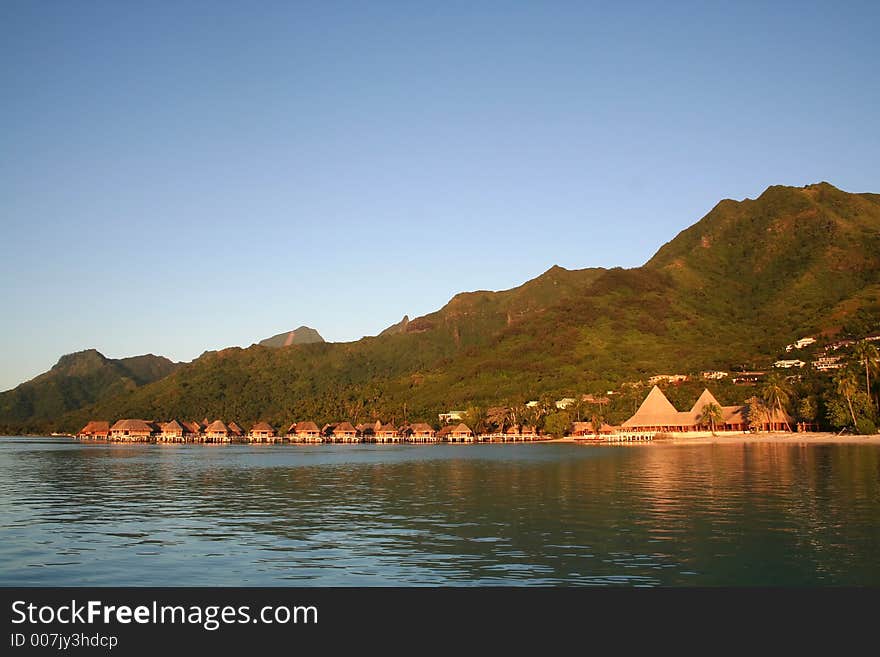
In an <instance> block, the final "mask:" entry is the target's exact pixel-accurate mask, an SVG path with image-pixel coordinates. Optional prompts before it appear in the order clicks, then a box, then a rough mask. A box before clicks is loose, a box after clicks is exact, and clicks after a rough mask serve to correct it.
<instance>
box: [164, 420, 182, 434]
mask: <svg viewBox="0 0 880 657" xmlns="http://www.w3.org/2000/svg"><path fill="white" fill-rule="evenodd" d="M162 433H183V425H182V424H180V422H178V421H177V420H171V422H166V423H165V424H163V425H162Z"/></svg>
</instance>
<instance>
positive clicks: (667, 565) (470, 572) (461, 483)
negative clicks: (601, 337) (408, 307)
mask: <svg viewBox="0 0 880 657" xmlns="http://www.w3.org/2000/svg"><path fill="white" fill-rule="evenodd" d="M878 555H880V448H878V447H876V446H872V445H799V444H797V442H796V441H794V440H793V442H792V443H791V444H745V445H723V446H721V445H715V446H712V445H679V446H674V445H660V444H654V445H638V446H628V447H627V446H599V447H597V446H579V445H572V444H525V445H510V444H507V445H463V446H446V445H440V446H411V445H400V446H385V445H382V446H377V445H374V446H371V445H351V446H346V445H316V446H301V445H265V446H256V445H233V446H209V445H169V446H164V445H116V444H81V443H79V442H76V441H74V440H67V439H48V438H15V437H11V438H0V585H5V586H14V585H34V586H55V585H66V586H79V585H83V586H85V585H99V586H100V585H108V586H109V585H120V586H124V585H134V586H161V585H216V586H227V585H248V586H263V585H268V586H283V585H342V586H372V585H405V586H406V585H629V586H655V585H672V586H713V585H728V586H738V585H757V586H781V585H783V586H792V585H793V586H802V585H808V586H814V585H874V586H877V585H880V558H878Z"/></svg>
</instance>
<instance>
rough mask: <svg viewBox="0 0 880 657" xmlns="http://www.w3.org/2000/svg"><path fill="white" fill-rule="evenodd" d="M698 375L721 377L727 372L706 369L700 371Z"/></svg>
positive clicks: (706, 377)
mask: <svg viewBox="0 0 880 657" xmlns="http://www.w3.org/2000/svg"><path fill="white" fill-rule="evenodd" d="M700 376H701V377H703V378H704V379H716V380H717V379H723V378H725V377H726V376H727V372H722V371H720V370H706V371H705V372H700Z"/></svg>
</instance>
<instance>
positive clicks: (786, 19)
mask: <svg viewBox="0 0 880 657" xmlns="http://www.w3.org/2000/svg"><path fill="white" fill-rule="evenodd" d="M878 21H880V3H877V2H875V1H873V2H864V3H859V2H851V3H840V2H826V3H813V2H808V1H803V2H794V3H785V2H764V3H749V2H737V3H727V2H697V3H688V2H674V3H660V2H645V3H637V2H608V3H598V2H571V3H568V2H531V3H520V2H456V1H445V2H431V3H429V2H400V3H397V2H370V3H364V2H351V3H348V2H314V3H299V2H279V3H273V2H259V3H248V2H221V1H216V2H195V1H185V2H178V1H174V2H161V1H157V2H149V3H136V2H106V3H105V2H77V3H73V2H71V3H59V2H45V1H40V0H32V1H25V2H18V1H16V0H5V1H4V2H2V3H0V245H2V246H0V256H2V257H0V280H2V283H0V308H2V312H0V345H2V346H0V390H4V389H8V388H12V387H14V386H15V385H17V384H18V383H20V382H21V381H24V380H26V379H29V378H31V377H33V376H35V375H37V374H38V373H40V372H43V371H45V370H47V369H49V368H50V367H51V366H52V365H53V364H54V363H55V362H56V361H57V359H58V357H59V356H60V355H62V354H65V353H70V352H73V351H78V350H81V349H88V348H96V349H98V350H99V351H101V352H102V353H103V354H105V355H106V356H108V357H117V358H118V357H124V356H132V355H137V354H142V353H155V354H161V355H165V356H167V357H169V358H171V359H173V360H176V361H179V360H182V361H189V360H192V359H193V358H196V357H198V356H199V355H200V354H201V353H202V352H204V351H205V350H210V349H219V348H223V347H227V346H236V345H237V346H244V347H246V346H248V345H250V344H252V343H253V342H256V341H259V340H260V339H262V338H265V337H268V336H270V335H274V334H276V333H280V332H282V331H285V330H289V329H293V328H295V327H297V326H300V325H303V324H305V325H308V326H311V327H314V328H316V329H317V330H318V331H319V332H320V333H321V334H322V335H323V336H324V338H325V339H327V340H330V341H348V340H356V339H359V338H360V337H361V336H364V335H374V334H376V333H378V332H379V331H381V330H382V329H383V328H385V327H386V326H388V325H390V324H392V323H395V322H397V321H399V320H400V318H401V317H402V316H403V315H404V314H408V315H409V316H410V317H411V318H412V317H416V316H419V315H422V314H425V313H428V312H431V311H433V310H436V309H438V308H440V307H441V306H442V305H443V304H444V303H446V302H447V301H448V300H449V299H450V298H451V297H452V296H453V295H454V294H456V293H457V292H461V291H467V290H476V289H488V290H498V289H508V288H511V287H514V286H516V285H519V284H521V283H523V282H525V281H526V280H529V279H531V278H533V277H535V276H536V275H538V274H540V273H542V272H543V271H546V270H547V269H549V268H550V267H551V266H552V265H554V264H558V265H561V266H563V267H566V268H569V269H578V268H583V267H593V266H604V267H612V266H623V267H634V266H638V265H641V264H643V263H644V262H645V261H646V260H648V259H649V258H650V257H651V256H652V255H653V253H654V252H655V251H656V250H657V249H658V248H659V247H660V246H661V245H662V244H664V243H665V242H667V241H669V240H671V239H672V238H673V237H674V236H675V235H676V234H677V233H678V232H679V231H681V230H682V229H684V228H686V227H687V226H689V225H691V224H693V223H694V222H696V221H697V220H699V219H700V217H702V216H703V215H705V214H706V213H707V212H708V211H709V210H711V208H712V207H713V206H714V205H715V204H716V203H717V202H718V201H719V200H721V199H723V198H733V199H743V198H755V197H757V196H758V195H760V194H761V192H762V191H763V190H764V189H766V188H767V187H768V186H769V185H775V184H786V185H797V186H801V185H805V184H809V183H814V182H819V181H822V180H825V181H828V182H831V183H832V184H834V185H836V186H837V187H840V188H841V189H844V190H846V191H852V192H864V191H872V192H880V157H878V153H880V110H878V108H880V75H878V64H880V39H878V38H877V36H876V25H877V24H878Z"/></svg>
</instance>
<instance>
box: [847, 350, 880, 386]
mask: <svg viewBox="0 0 880 657" xmlns="http://www.w3.org/2000/svg"><path fill="white" fill-rule="evenodd" d="M853 355H854V356H855V357H856V360H857V361H858V362H859V363H861V364H862V365H864V366H865V392H867V393H868V397H870V396H871V372H876V371H877V364H878V362H880V352H878V351H877V347H875V346H874V345H873V344H871V343H870V342H868V341H867V340H861V341H860V342H859V343H858V344H857V345H856V346H855V348H854V349H853Z"/></svg>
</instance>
